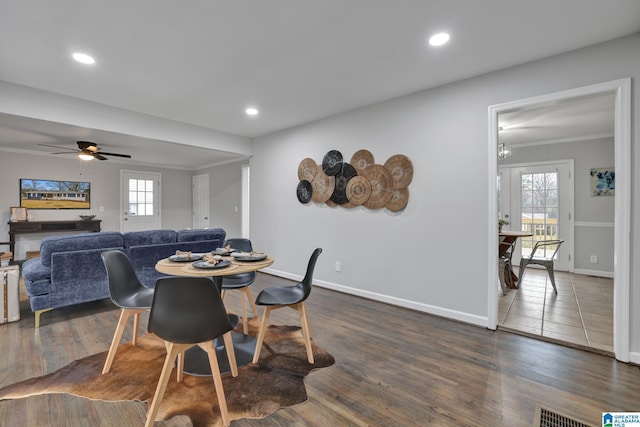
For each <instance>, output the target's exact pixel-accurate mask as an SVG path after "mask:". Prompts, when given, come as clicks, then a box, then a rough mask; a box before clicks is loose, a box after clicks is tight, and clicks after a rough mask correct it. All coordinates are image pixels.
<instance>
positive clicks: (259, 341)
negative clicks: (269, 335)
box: [253, 306, 273, 363]
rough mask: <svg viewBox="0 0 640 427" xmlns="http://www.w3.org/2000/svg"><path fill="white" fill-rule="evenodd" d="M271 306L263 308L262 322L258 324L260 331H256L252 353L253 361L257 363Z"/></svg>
mask: <svg viewBox="0 0 640 427" xmlns="http://www.w3.org/2000/svg"><path fill="white" fill-rule="evenodd" d="M272 308H273V307H271V306H266V307H265V308H264V314H263V315H262V323H261V324H260V332H258V339H257V341H256V351H255V353H253V363H258V360H260V350H261V349H262V342H263V341H264V334H265V332H266V331H267V326H268V325H269V313H270V312H271V310H272Z"/></svg>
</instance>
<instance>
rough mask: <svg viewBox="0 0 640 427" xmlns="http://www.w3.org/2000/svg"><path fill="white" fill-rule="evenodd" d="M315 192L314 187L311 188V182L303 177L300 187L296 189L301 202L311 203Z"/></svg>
mask: <svg viewBox="0 0 640 427" xmlns="http://www.w3.org/2000/svg"><path fill="white" fill-rule="evenodd" d="M312 193H313V189H312V188H311V183H310V182H309V181H307V180H306V179H303V180H302V181H300V182H299V183H298V188H297V189H296V195H297V196H298V201H299V202H300V203H309V202H310V201H311V194H312Z"/></svg>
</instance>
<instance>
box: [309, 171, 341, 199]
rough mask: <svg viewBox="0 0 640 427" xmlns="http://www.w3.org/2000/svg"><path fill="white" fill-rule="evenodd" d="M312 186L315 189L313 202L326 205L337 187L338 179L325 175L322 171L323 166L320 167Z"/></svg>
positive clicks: (312, 197) (312, 196)
mask: <svg viewBox="0 0 640 427" xmlns="http://www.w3.org/2000/svg"><path fill="white" fill-rule="evenodd" d="M311 186H312V188H313V193H312V195H311V200H313V201H314V202H316V203H325V202H326V201H327V200H329V198H330V197H331V195H332V194H333V190H334V188H335V187H336V179H335V178H334V177H333V176H329V175H327V174H325V173H324V172H323V171H322V165H318V172H317V173H316V176H315V178H313V182H312V183H311Z"/></svg>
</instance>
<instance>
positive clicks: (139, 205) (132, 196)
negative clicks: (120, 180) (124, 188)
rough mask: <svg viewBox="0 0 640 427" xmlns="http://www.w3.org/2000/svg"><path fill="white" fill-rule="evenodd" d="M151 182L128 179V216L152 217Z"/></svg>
mask: <svg viewBox="0 0 640 427" xmlns="http://www.w3.org/2000/svg"><path fill="white" fill-rule="evenodd" d="M153 200H154V194H153V180H151V179H129V215H136V216H144V215H153Z"/></svg>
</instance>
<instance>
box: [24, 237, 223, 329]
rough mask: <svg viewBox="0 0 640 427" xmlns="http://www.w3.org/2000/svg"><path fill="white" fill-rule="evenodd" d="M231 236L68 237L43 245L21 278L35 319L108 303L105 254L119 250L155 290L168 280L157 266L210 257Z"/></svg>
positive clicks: (142, 278) (37, 321) (38, 322)
mask: <svg viewBox="0 0 640 427" xmlns="http://www.w3.org/2000/svg"><path fill="white" fill-rule="evenodd" d="M225 237H226V232H225V231H224V230H223V229H221V228H213V229H201V230H179V231H175V230H150V231H134V232H129V233H119V232H112V231H108V232H101V233H84V234H67V235H63V236H52V237H46V238H44V239H42V243H41V245H40V257H38V258H32V259H29V260H27V261H25V262H24V264H23V265H22V277H23V278H24V283H25V288H26V290H27V294H28V295H29V304H30V305H31V310H32V311H33V312H34V313H35V322H36V328H37V327H39V326H40V315H41V314H42V313H44V312H45V311H49V310H51V309H54V308H59V307H65V306H69V305H73V304H80V303H83V302H89V301H95V300H99V299H104V298H109V285H108V283H107V273H106V271H105V269H104V265H103V263H102V258H101V257H100V254H101V253H102V252H104V251H106V250H111V249H119V250H121V251H123V252H124V253H126V254H127V255H128V257H129V259H130V260H131V263H132V264H133V268H134V269H135V271H136V274H137V275H138V278H139V279H140V281H141V282H142V284H143V285H145V286H147V287H154V286H155V283H156V280H157V279H158V278H159V277H161V276H164V275H163V274H162V273H158V272H157V271H156V270H155V264H156V262H157V261H158V260H160V259H162V258H166V257H168V256H170V255H173V254H175V253H176V251H177V250H181V251H192V252H209V251H212V250H214V249H216V248H219V247H222V245H223V243H224V240H225Z"/></svg>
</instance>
